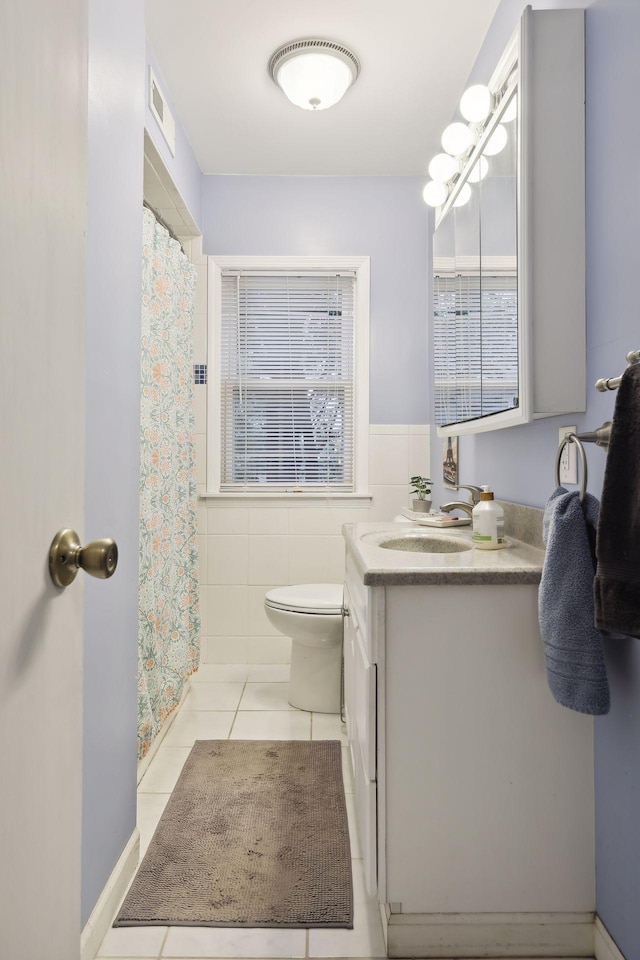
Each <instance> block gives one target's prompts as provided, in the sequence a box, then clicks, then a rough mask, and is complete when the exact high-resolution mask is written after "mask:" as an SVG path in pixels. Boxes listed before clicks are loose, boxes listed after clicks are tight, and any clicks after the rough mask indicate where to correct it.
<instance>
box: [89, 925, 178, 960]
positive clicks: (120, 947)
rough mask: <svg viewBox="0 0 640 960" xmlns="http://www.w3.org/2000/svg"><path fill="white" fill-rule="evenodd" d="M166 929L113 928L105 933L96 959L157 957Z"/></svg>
mask: <svg viewBox="0 0 640 960" xmlns="http://www.w3.org/2000/svg"><path fill="white" fill-rule="evenodd" d="M166 932H167V927H115V928H112V929H111V930H108V931H107V935H106V936H105V938H104V940H103V941H102V943H101V944H100V949H99V950H98V957H127V958H131V957H157V956H158V954H159V953H160V948H161V947H162V941H163V940H164V938H165V934H166Z"/></svg>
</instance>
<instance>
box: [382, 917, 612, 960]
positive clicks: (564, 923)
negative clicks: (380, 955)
mask: <svg viewBox="0 0 640 960" xmlns="http://www.w3.org/2000/svg"><path fill="white" fill-rule="evenodd" d="M593 920H594V916H593V914H592V913H484V914H482V913H466V914H465V913H451V914H449V913H440V914H421V913H414V914H405V913H392V914H390V916H389V919H388V922H387V955H388V956H389V957H405V958H409V957H423V958H438V960H444V958H448V957H455V958H474V960H475V958H482V957H492V958H498V957H554V958H555V957H593V953H594V949H593V937H594V923H593ZM603 960H614V958H610V957H606V958H605V957H603ZM615 960H619V958H615Z"/></svg>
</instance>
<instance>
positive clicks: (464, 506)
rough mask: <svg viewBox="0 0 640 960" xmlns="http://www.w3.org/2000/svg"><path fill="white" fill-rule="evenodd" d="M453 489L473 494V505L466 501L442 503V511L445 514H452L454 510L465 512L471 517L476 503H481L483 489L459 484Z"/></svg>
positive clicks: (468, 484)
mask: <svg viewBox="0 0 640 960" xmlns="http://www.w3.org/2000/svg"><path fill="white" fill-rule="evenodd" d="M453 489H454V490H469V492H470V493H471V503H468V502H467V501H466V500H452V501H451V502H450V503H441V504H440V509H441V510H442V512H443V513H450V512H451V511H452V510H464V512H465V513H466V514H468V515H469V516H471V514H472V513H473V508H474V507H475V505H476V503H480V494H481V493H482V487H476V486H475V484H473V483H459V484H458V485H457V486H453Z"/></svg>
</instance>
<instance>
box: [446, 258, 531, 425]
mask: <svg viewBox="0 0 640 960" xmlns="http://www.w3.org/2000/svg"><path fill="white" fill-rule="evenodd" d="M517 299H518V291H517V278H516V275H515V274H509V273H505V274H495V275H493V274H492V275H488V274H484V273H483V274H482V276H480V275H478V274H477V273H476V274H474V273H469V274H456V275H451V274H450V275H443V274H440V275H439V274H436V276H435V278H434V382H435V411H434V413H435V421H436V424H437V425H438V426H445V425H447V424H453V423H462V422H464V421H465V420H473V419H476V418H478V417H484V416H487V415H488V414H490V413H497V412H499V411H501V410H510V409H511V408H513V407H516V406H518V309H517Z"/></svg>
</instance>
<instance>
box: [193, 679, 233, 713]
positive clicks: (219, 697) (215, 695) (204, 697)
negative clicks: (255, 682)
mask: <svg viewBox="0 0 640 960" xmlns="http://www.w3.org/2000/svg"><path fill="white" fill-rule="evenodd" d="M243 688H244V684H243V683H207V682H204V683H194V684H193V686H192V687H191V694H190V696H189V700H188V703H187V706H188V709H189V710H236V709H237V707H238V704H239V703H240V697H241V695H242V690H243Z"/></svg>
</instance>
